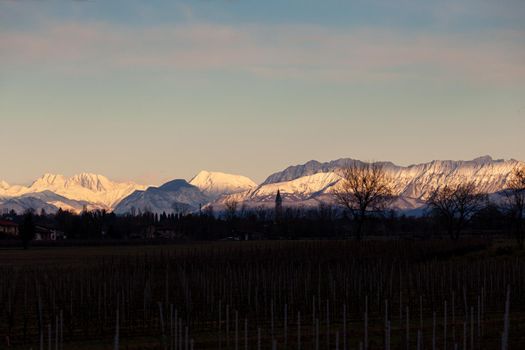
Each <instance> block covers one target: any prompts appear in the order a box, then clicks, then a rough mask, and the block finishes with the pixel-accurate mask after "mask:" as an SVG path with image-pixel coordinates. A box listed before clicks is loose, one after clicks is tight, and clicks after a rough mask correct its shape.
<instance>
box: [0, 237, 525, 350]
mask: <svg viewBox="0 0 525 350" xmlns="http://www.w3.org/2000/svg"><path fill="white" fill-rule="evenodd" d="M524 258H525V255H524V254H523V251H520V250H518V249H515V248H513V246H512V242H507V241H498V242H493V241H489V240H478V239H464V240H459V241H455V242H453V241H448V240H433V241H430V240H429V241H379V240H368V241H363V242H354V241H261V242H221V243H193V244H184V245H164V246H128V247H118V246H111V247H64V248H34V249H30V250H29V251H23V250H18V249H3V250H2V249H0V306H1V310H2V314H1V315H0V336H1V338H0V349H4V348H12V349H31V348H32V349H41V348H42V349H48V348H49V349H57V350H58V349H115V348H116V346H115V338H116V330H117V329H118V346H119V348H120V349H170V350H171V349H191V348H193V349H245V348H248V349H258V347H259V345H260V348H261V349H272V346H275V348H277V349H285V348H287V349H298V348H299V343H300V348H301V349H317V348H318V349H358V348H359V346H360V343H361V344H362V346H363V348H368V349H384V348H391V349H418V343H419V349H433V345H432V344H433V343H435V345H436V349H444V348H446V349H454V345H455V344H457V346H458V349H463V348H464V345H466V349H500V348H501V337H502V333H503V332H504V318H505V317H504V314H505V302H506V299H507V293H508V292H509V293H510V294H509V295H510V299H509V300H510V304H509V314H508V322H509V327H508V329H509V332H508V344H509V346H508V348H509V349H520V348H524V347H525V332H524V328H525V303H524V301H525V293H524V287H525V263H524ZM117 314H118V326H117ZM434 315H435V316H434ZM299 319H300V327H299V324H298V320H299ZM388 324H389V325H390V330H388V327H387V325H388ZM245 327H246V328H245ZM186 334H187V335H186ZM388 334H389V336H388ZM385 337H389V338H390V341H386V340H385ZM385 343H386V344H385ZM316 344H318V345H316Z"/></svg>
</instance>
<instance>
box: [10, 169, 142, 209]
mask: <svg viewBox="0 0 525 350" xmlns="http://www.w3.org/2000/svg"><path fill="white" fill-rule="evenodd" d="M145 188H146V186H143V185H138V184H136V183H133V182H115V181H111V180H109V179H108V178H107V177H105V176H102V175H97V174H90V173H82V174H78V175H74V176H72V177H69V178H67V177H65V176H63V175H55V174H44V175H43V176H41V177H40V178H38V179H37V180H35V181H34V182H33V183H32V184H31V185H30V186H28V187H26V186H0V197H4V198H11V199H12V198H17V197H21V196H24V195H28V194H36V193H42V192H46V191H49V192H52V193H54V194H57V195H60V196H62V197H63V198H66V199H68V200H73V201H81V202H86V203H88V204H89V205H90V206H91V207H92V208H104V209H108V210H109V209H112V208H113V207H114V206H115V205H116V204H117V203H118V202H120V200H122V199H123V198H125V197H127V196H128V195H129V194H131V193H133V192H134V191H136V190H143V189H145ZM48 203H49V202H48ZM55 204H56V205H58V206H59V207H60V208H62V209H71V206H70V205H69V204H66V202H64V201H55ZM73 207H75V208H76V206H73ZM26 209H27V208H26ZM75 211H78V210H76V209H75Z"/></svg>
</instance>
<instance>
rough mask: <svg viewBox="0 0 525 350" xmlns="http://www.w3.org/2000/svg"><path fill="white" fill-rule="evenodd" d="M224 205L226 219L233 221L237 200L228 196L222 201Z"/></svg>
mask: <svg viewBox="0 0 525 350" xmlns="http://www.w3.org/2000/svg"><path fill="white" fill-rule="evenodd" d="M224 205H225V206H226V218H227V219H228V221H233V219H235V215H236V214H237V206H238V205H239V202H237V201H236V200H235V199H233V198H229V199H227V200H226V201H225V202H224Z"/></svg>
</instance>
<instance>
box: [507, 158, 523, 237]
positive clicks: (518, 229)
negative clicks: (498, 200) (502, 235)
mask: <svg viewBox="0 0 525 350" xmlns="http://www.w3.org/2000/svg"><path fill="white" fill-rule="evenodd" d="M505 196H506V207H507V210H508V213H509V216H510V218H511V219H512V221H513V224H514V235H515V237H516V241H517V243H518V245H519V246H520V247H523V228H522V226H523V214H525V166H518V167H516V168H515V169H514V171H513V172H512V175H511V177H510V179H509V181H508V183H507V190H506V191H505Z"/></svg>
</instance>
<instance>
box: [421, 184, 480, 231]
mask: <svg viewBox="0 0 525 350" xmlns="http://www.w3.org/2000/svg"><path fill="white" fill-rule="evenodd" d="M427 204H428V206H429V207H430V208H431V209H432V210H433V212H434V214H435V215H436V216H437V217H438V218H439V219H440V220H443V221H444V222H445V226H446V228H447V232H448V235H449V236H450V238H452V239H458V238H459V235H460V233H461V231H462V230H463V229H464V228H465V226H466V225H467V223H468V222H469V221H470V220H471V219H472V217H473V216H474V215H475V214H476V213H477V212H478V211H480V210H481V209H482V208H483V207H484V206H485V205H486V204H487V195H486V194H484V193H480V192H479V191H478V189H477V187H476V184H475V183H474V182H472V181H471V182H466V183H458V184H456V185H448V184H447V185H445V186H442V187H438V188H436V189H435V190H434V191H433V192H432V193H431V194H430V197H429V199H428V201H427Z"/></svg>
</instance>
